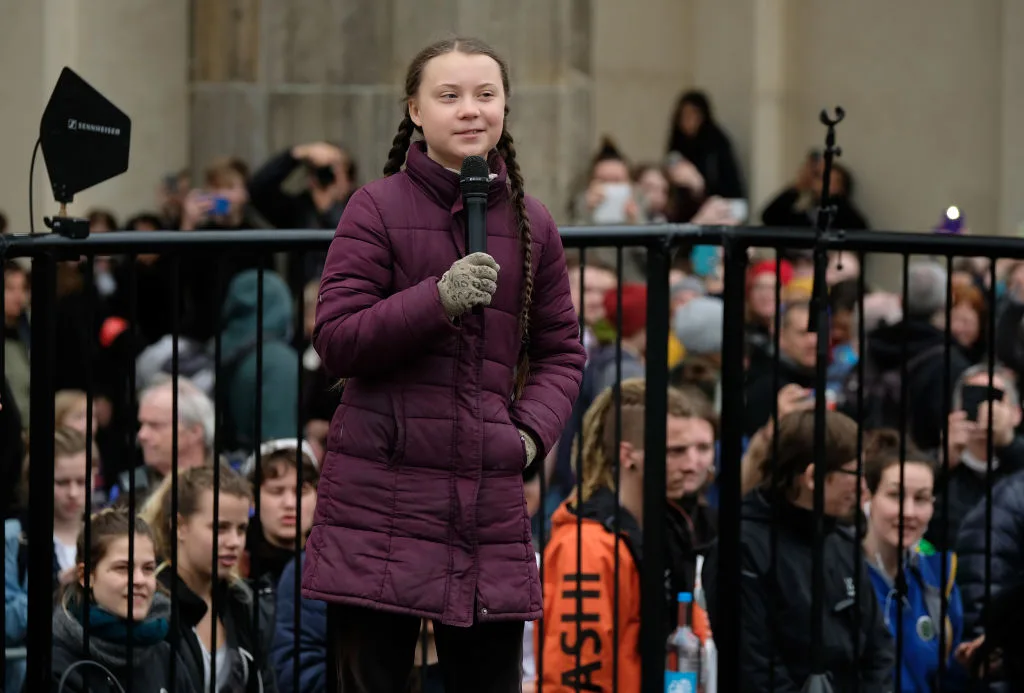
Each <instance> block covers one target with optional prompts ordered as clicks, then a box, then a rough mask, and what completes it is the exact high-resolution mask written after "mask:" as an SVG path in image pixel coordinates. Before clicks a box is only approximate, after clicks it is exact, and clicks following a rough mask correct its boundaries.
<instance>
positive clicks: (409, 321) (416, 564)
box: [303, 144, 585, 626]
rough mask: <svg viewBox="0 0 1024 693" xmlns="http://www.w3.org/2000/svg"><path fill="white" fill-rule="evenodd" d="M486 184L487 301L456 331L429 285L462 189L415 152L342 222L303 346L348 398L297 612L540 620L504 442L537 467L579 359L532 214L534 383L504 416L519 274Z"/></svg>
mask: <svg viewBox="0 0 1024 693" xmlns="http://www.w3.org/2000/svg"><path fill="white" fill-rule="evenodd" d="M490 166H491V171H492V172H493V173H495V174H496V175H495V176H494V177H493V178H492V181H491V184H490V194H489V198H488V209H487V233H488V252H489V253H490V254H491V255H493V256H494V258H495V260H496V261H497V262H498V264H499V265H500V267H501V269H500V272H499V276H498V282H497V283H498V289H497V293H496V294H495V295H494V298H493V301H492V303H491V305H490V306H489V307H488V308H485V309H484V310H483V311H482V312H481V313H479V314H478V313H476V312H471V313H469V314H466V315H464V316H462V318H461V319H460V320H458V321H456V322H453V321H452V320H449V319H448V316H447V315H446V314H445V311H444V308H443V307H442V305H441V300H440V297H439V295H438V289H437V282H438V280H439V279H440V278H441V275H443V274H444V272H445V271H447V270H448V268H449V267H450V266H451V265H452V263H453V262H455V261H456V260H457V259H458V258H459V257H461V256H462V255H464V254H465V214H464V213H463V212H462V198H461V194H460V191H459V176H458V174H457V173H455V172H453V171H450V170H448V169H446V168H444V167H442V166H441V165H439V164H437V163H435V162H434V161H432V160H430V159H429V158H428V157H427V156H426V154H425V153H424V151H423V148H422V144H419V145H414V146H413V147H412V148H411V149H410V151H409V160H408V163H407V166H406V169H405V171H403V172H402V173H399V174H396V175H393V176H389V177H387V178H384V179H381V180H377V181H374V182H373V183H370V184H368V185H366V186H365V187H363V188H361V189H360V190H359V191H358V192H356V193H355V194H354V195H353V196H352V199H351V200H350V201H349V203H348V206H347V207H346V208H345V213H344V215H343V216H342V220H341V223H340V225H339V227H338V231H337V233H336V234H335V237H334V241H333V242H332V244H331V249H330V251H329V253H328V257H327V264H326V267H325V269H324V276H323V281H322V283H321V285H320V295H319V298H318V306H317V315H316V327H315V329H314V335H313V344H314V346H315V347H316V350H317V353H318V354H319V355H320V357H321V358H322V360H323V363H324V366H325V367H326V369H327V371H328V372H329V373H330V374H331V375H332V376H334V377H343V378H347V381H346V383H345V390H344V394H343V396H342V401H341V405H340V406H339V407H338V409H337V411H336V412H335V415H334V419H333V421H332V422H331V430H330V434H329V436H328V440H327V450H328V452H327V456H326V459H325V462H324V468H323V473H322V476H321V480H320V486H319V489H318V491H319V493H318V498H317V508H316V516H315V518H314V522H313V530H312V533H311V534H310V537H309V542H308V543H307V545H306V551H307V561H306V564H305V567H304V570H303V596H305V597H307V598H311V599H322V600H325V601H332V602H337V603H343V604H350V605H357V606H359V605H362V606H368V607H372V608H377V609H380V610H385V611H390V612H393V613H405V614H411V615H416V616H420V617H424V618H431V619H437V620H439V621H441V622H442V623H444V624H447V625H455V626H468V625H470V624H472V623H473V622H474V620H479V621H488V620H517V619H522V620H529V619H534V618H538V617H539V616H540V614H541V594H540V592H541V590H540V582H539V579H538V575H537V565H536V561H535V559H534V551H533V548H532V546H531V537H530V519H529V517H528V516H527V512H526V504H525V500H524V496H523V482H522V472H523V468H524V466H525V465H524V463H525V453H524V443H523V441H522V439H521V438H520V436H519V433H518V431H517V430H516V429H517V428H519V429H523V430H524V431H526V432H527V433H528V434H529V435H530V436H531V437H532V438H533V439H534V441H535V442H536V443H537V447H538V451H537V457H538V458H542V457H543V455H544V454H545V453H546V452H547V451H548V449H550V447H551V445H553V444H554V443H555V441H556V440H557V439H558V437H559V435H560V434H561V432H562V428H563V427H564V425H565V422H566V420H567V419H568V417H569V413H570V411H571V409H572V405H573V402H574V400H575V399H576V396H577V394H578V392H579V385H580V379H581V377H582V370H583V365H584V361H585V355H584V351H583V346H582V344H581V343H580V337H579V327H578V323H577V318H576V313H575V311H574V310H573V307H572V302H571V300H570V296H569V280H568V276H567V273H566V267H565V256H564V253H563V251H562V244H561V239H560V238H559V236H558V229H557V227H556V226H555V223H554V221H553V220H552V218H551V215H550V214H549V213H548V212H547V210H546V209H545V208H544V207H543V205H541V204H540V203H539V202H537V201H536V200H534V199H533V198H527V200H526V208H527V212H528V215H529V218H530V223H531V227H532V239H533V246H532V247H533V268H532V274H533V304H532V309H531V311H530V316H529V340H528V344H527V345H526V348H527V349H528V355H529V359H530V370H529V380H528V382H527V384H526V387H525V389H524V391H523V393H522V396H521V397H519V398H517V399H516V400H515V401H513V400H512V392H513V383H514V378H515V367H516V364H517V362H518V359H519V354H520V351H521V348H522V347H523V346H524V345H523V342H522V340H521V338H520V333H519V329H518V315H519V310H520V306H521V291H522V285H523V281H524V272H523V260H522V253H521V250H520V246H519V239H518V238H517V236H516V225H515V215H514V212H513V208H512V205H511V200H510V195H509V190H508V181H507V175H506V170H505V166H504V162H503V161H502V159H501V158H500V157H498V156H496V155H492V156H491V160H490Z"/></svg>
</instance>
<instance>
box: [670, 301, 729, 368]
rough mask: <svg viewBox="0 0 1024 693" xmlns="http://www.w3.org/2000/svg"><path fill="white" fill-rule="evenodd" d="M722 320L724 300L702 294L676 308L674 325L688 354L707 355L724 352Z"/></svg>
mask: <svg viewBox="0 0 1024 693" xmlns="http://www.w3.org/2000/svg"><path fill="white" fill-rule="evenodd" d="M722 321H723V305H722V300H721V299H719V298H714V297H711V296H700V297H698V298H695V299H693V300H691V301H689V302H688V303H687V304H686V305H683V306H680V307H679V308H677V309H676V314H675V316H674V317H673V318H672V327H673V329H674V330H675V333H676V337H678V338H679V341H680V342H682V343H683V347H684V348H685V349H686V355H687V356H707V355H710V354H719V353H721V352H722Z"/></svg>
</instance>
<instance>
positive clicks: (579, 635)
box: [573, 248, 620, 693]
mask: <svg viewBox="0 0 1024 693" xmlns="http://www.w3.org/2000/svg"><path fill="white" fill-rule="evenodd" d="M586 272H587V249H586V248H580V320H583V311H584V305H585V295H586V294H585V291H586V281H585V279H584V277H585V276H586ZM619 337H620V336H619V335H615V339H619ZM575 467H576V570H575V578H576V640H575V641H574V642H575V643H576V648H575V649H576V653H575V659H576V661H575V668H574V671H581V670H582V669H581V659H582V651H583V647H582V644H583V643H582V639H583V511H582V506H583V427H582V426H580V430H579V431H577V433H576V465H575ZM573 690H574V691H575V693H580V690H581V688H580V677H579V676H576V677H575V683H574V685H573Z"/></svg>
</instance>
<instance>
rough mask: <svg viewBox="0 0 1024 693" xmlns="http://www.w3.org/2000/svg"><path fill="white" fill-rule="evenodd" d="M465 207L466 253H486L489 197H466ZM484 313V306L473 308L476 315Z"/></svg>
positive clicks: (464, 200)
mask: <svg viewBox="0 0 1024 693" xmlns="http://www.w3.org/2000/svg"><path fill="white" fill-rule="evenodd" d="M463 206H464V207H465V208H466V253H467V254H469V255H472V254H473V253H486V252H487V195H474V194H469V195H465V196H464V197H463ZM483 312H484V307H483V306H475V307H474V308H473V313H474V314H475V315H483Z"/></svg>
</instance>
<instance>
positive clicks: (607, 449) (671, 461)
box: [536, 378, 717, 693]
mask: <svg viewBox="0 0 1024 693" xmlns="http://www.w3.org/2000/svg"><path fill="white" fill-rule="evenodd" d="M620 388H621V392H620V395H619V397H620V401H621V415H620V416H621V440H618V441H617V440H616V438H617V436H616V430H615V429H616V417H617V414H616V406H615V405H616V396H615V393H614V391H613V390H612V388H607V389H605V390H604V391H603V392H602V393H601V394H599V395H598V396H597V398H596V399H595V400H594V403H593V404H592V405H591V406H590V409H588V410H587V413H586V414H585V415H584V417H583V438H582V445H583V448H582V452H581V459H582V464H581V467H580V470H579V474H580V484H581V488H577V490H576V491H575V492H574V494H573V495H572V496H571V497H570V498H569V499H568V500H567V501H566V502H565V503H564V504H563V505H562V506H561V507H559V508H558V510H557V511H555V513H554V515H553V516H552V518H551V541H550V542H549V543H548V545H547V547H546V548H545V549H544V582H545V585H544V588H545V589H544V616H545V618H544V631H545V632H544V633H543V634H542V635H541V634H538V636H537V641H538V642H537V644H536V647H537V648H538V650H539V649H541V648H543V654H544V659H543V661H544V667H543V673H542V676H543V682H542V683H543V689H544V690H545V691H555V692H557V693H562V692H564V693H568V692H569V691H575V690H595V691H596V690H600V691H611V690H621V691H631V690H638V689H639V686H640V650H639V638H640V565H639V564H640V562H641V561H642V560H643V547H642V546H641V539H642V535H643V529H642V527H643V522H644V512H643V511H644V508H643V478H644V449H643V448H644V420H645V417H644V411H645V407H644V403H645V397H646V385H645V382H644V380H643V379H641V378H632V379H628V380H624V381H623V382H622V384H621V386H620ZM710 410H711V407H710V404H709V403H708V402H707V401H706V399H702V395H700V394H699V393H696V392H694V393H684V392H683V391H681V390H677V389H675V388H669V390H668V421H667V431H666V440H665V445H666V456H665V490H666V496H667V499H666V502H667V503H668V506H667V507H668V511H667V517H666V520H667V526H666V530H667V531H666V537H667V542H666V544H667V547H666V548H667V560H666V565H667V566H668V569H669V572H670V577H669V579H668V582H667V589H666V593H665V595H664V596H665V608H666V611H667V612H668V613H669V614H670V616H671V617H670V619H669V620H670V628H671V627H674V626H675V615H676V613H677V612H676V608H675V598H676V595H677V594H678V593H679V592H692V591H693V586H694V582H693V581H694V577H695V565H696V559H697V555H698V554H699V553H701V552H702V550H703V549H704V548H706V547H707V546H708V545H710V543H711V542H712V541H713V540H714V538H715V535H716V524H717V523H716V521H715V518H714V515H713V513H712V512H711V511H710V508H708V507H707V503H706V502H704V501H703V499H702V495H703V491H704V489H706V488H707V486H708V484H709V483H710V481H711V476H712V472H713V469H714V424H713V420H712V418H713V415H712V414H711V413H710ZM573 457H574V459H575V458H576V456H575V455H574V456H573ZM616 464H618V467H619V473H618V479H616V474H615V466H616ZM684 507H685V508H689V511H687V510H684ZM616 530H618V533H616ZM577 547H579V550H577ZM616 560H617V561H618V570H617V572H616V568H615V565H616ZM577 576H578V578H577ZM577 579H579V583H578V582H577ZM616 581H618V609H619V619H618V631H616V629H615V616H614V613H615V608H616V607H615V599H616V597H615V594H616V590H615V585H616ZM578 594H582V595H583V596H582V598H581V599H577V595H578ZM580 624H582V625H580ZM578 625H580V627H579V628H577V626H578ZM665 636H666V637H668V632H666V633H665ZM613 639H616V640H617V641H618V648H617V652H618V657H619V662H618V682H617V684H618V685H617V686H616V685H615V683H616V682H614V681H613V680H612V679H613V676H614V674H613V671H614V664H613V657H614V656H615V652H616V648H615V647H614V646H613V644H612V640H613Z"/></svg>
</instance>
